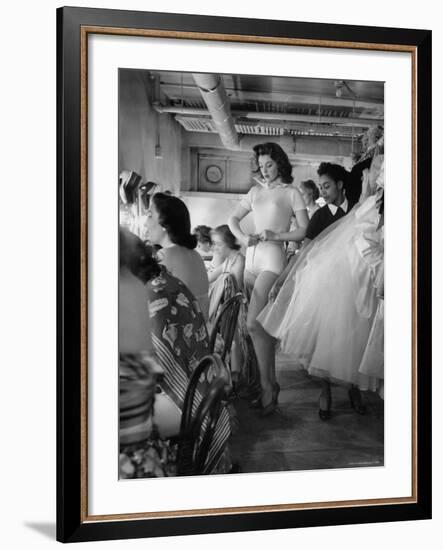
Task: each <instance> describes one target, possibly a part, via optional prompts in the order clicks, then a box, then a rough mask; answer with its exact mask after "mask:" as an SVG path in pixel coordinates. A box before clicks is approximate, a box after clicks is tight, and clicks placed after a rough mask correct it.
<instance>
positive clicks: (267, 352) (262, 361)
mask: <svg viewBox="0 0 443 550" xmlns="http://www.w3.org/2000/svg"><path fill="white" fill-rule="evenodd" d="M276 278H277V275H276V274H275V273H272V272H271V271H263V272H262V273H260V274H259V275H258V276H257V278H256V280H255V284H254V288H253V290H252V295H251V301H250V304H249V309H248V320H247V326H248V331H249V334H250V336H251V339H252V343H253V344H254V349H255V353H256V355H257V361H258V368H259V370H260V384H261V387H262V405H263V406H264V407H266V405H269V403H270V402H271V401H272V393H273V389H274V385H275V339H274V338H273V337H272V336H270V335H269V334H268V333H267V332H266V331H265V330H264V328H263V327H262V326H261V325H260V323H259V322H258V321H257V315H258V314H259V313H260V312H261V310H262V309H263V308H264V307H265V305H266V303H267V301H268V293H269V291H270V289H271V287H272V285H273V284H274V281H275V280H276Z"/></svg>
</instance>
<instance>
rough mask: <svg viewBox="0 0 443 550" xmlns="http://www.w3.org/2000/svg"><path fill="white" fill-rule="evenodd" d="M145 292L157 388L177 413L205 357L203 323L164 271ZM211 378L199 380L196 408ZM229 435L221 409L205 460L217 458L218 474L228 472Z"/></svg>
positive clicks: (195, 307)
mask: <svg viewBox="0 0 443 550" xmlns="http://www.w3.org/2000/svg"><path fill="white" fill-rule="evenodd" d="M146 291H147V298H148V307H149V315H150V320H151V326H152V342H153V345H154V349H155V352H156V354H157V358H158V361H159V363H160V365H161V367H162V368H163V371H164V374H163V378H162V380H161V382H160V386H161V388H162V390H163V391H164V392H165V393H166V394H167V395H168V396H169V397H170V398H171V399H172V401H173V402H174V403H175V404H176V406H177V407H178V408H179V409H180V411H181V410H182V409H183V403H184V399H185V395H186V390H187V387H188V383H189V379H190V377H191V374H192V372H193V370H194V369H195V368H196V366H197V365H198V363H199V361H200V360H201V359H202V358H203V357H204V356H205V355H208V354H209V338H208V332H207V329H206V324H205V320H204V317H203V314H202V312H201V309H200V306H199V304H198V302H197V300H196V298H195V297H194V296H193V294H192V293H191V291H190V290H189V289H188V288H187V287H186V286H185V285H184V284H183V283H182V282H181V281H180V280H179V279H177V278H176V277H174V276H173V275H171V274H170V273H169V272H168V271H167V270H166V268H164V267H163V268H162V271H161V273H160V275H159V276H157V277H155V278H154V279H152V280H151V281H149V282H148V283H147V284H146ZM213 376H214V374H213V373H212V372H211V371H210V370H209V371H208V372H207V373H206V374H205V375H203V376H202V378H201V379H200V381H199V384H198V386H197V392H196V401H197V404H198V403H199V402H200V401H201V399H202V397H203V396H204V395H205V394H206V392H207V391H208V388H209V384H210V382H211V380H212V378H213ZM230 435H231V430H230V422H229V415H228V413H227V411H226V409H225V408H223V410H222V414H221V415H220V419H219V421H218V424H217V427H216V431H215V435H214V440H213V444H212V447H211V449H210V451H209V456H208V462H209V461H212V460H213V459H214V458H215V457H220V459H219V460H218V463H217V472H219V473H221V472H223V471H228V470H229V469H230V461H229V459H228V453H227V441H228V439H229V437H230ZM213 473H216V472H213Z"/></svg>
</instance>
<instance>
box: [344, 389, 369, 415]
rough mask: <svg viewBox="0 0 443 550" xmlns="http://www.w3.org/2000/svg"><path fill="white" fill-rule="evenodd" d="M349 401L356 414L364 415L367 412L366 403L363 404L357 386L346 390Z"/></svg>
mask: <svg viewBox="0 0 443 550" xmlns="http://www.w3.org/2000/svg"><path fill="white" fill-rule="evenodd" d="M348 395H349V401H350V402H351V407H352V408H353V409H354V410H355V412H356V413H357V414H361V415H364V414H366V412H367V409H366V405H363V403H362V400H361V393H360V390H359V389H358V388H355V387H352V388H350V389H349V390H348Z"/></svg>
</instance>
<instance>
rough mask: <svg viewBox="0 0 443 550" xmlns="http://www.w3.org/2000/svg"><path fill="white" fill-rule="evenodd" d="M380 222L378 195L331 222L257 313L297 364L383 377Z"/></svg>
mask: <svg viewBox="0 0 443 550" xmlns="http://www.w3.org/2000/svg"><path fill="white" fill-rule="evenodd" d="M378 222H379V214H378V210H377V208H376V199H375V196H373V197H370V198H369V199H367V200H366V201H365V203H364V204H362V205H361V206H358V207H355V208H354V210H353V211H352V212H350V213H349V214H348V215H347V216H345V217H344V218H342V219H341V220H339V221H338V222H335V223H334V224H333V225H332V226H330V227H329V228H328V229H326V230H325V231H324V232H323V233H322V234H321V235H319V236H318V237H317V239H315V240H314V241H312V242H311V243H310V244H309V245H308V246H307V247H306V248H305V250H304V251H303V252H301V254H300V256H299V258H298V260H297V262H296V264H295V266H294V267H293V269H292V271H291V273H290V274H289V276H288V277H287V279H286V281H285V283H284V285H283V286H282V288H281V290H280V292H279V294H278V296H277V298H276V300H275V302H274V303H270V304H268V305H267V306H266V307H265V309H264V310H263V311H262V312H261V313H260V315H259V317H258V320H259V322H260V323H261V324H262V325H263V327H264V328H265V330H266V331H267V332H268V333H270V334H271V335H272V336H274V337H275V338H278V340H279V341H280V348H281V350H282V352H283V353H285V354H289V355H290V356H291V359H292V360H293V361H294V365H295V366H300V367H303V368H305V369H306V370H307V371H308V373H309V374H311V375H313V376H317V377H320V378H326V379H328V380H330V381H332V382H339V383H345V384H354V385H356V386H358V387H359V388H360V389H362V390H374V391H375V390H377V389H378V387H379V385H380V382H379V379H380V378H381V377H382V376H383V320H381V321H380V319H381V317H380V315H378V317H377V316H376V312H377V311H378V308H379V304H380V298H379V296H378V292H377V287H378V286H379V283H380V280H379V279H380V276H382V272H383V270H382V266H383V234H382V231H381V230H380V229H379V228H378ZM375 322H376V328H374V327H375ZM371 335H372V337H371V339H370V336H371ZM368 344H369V346H368ZM375 349H376V350H377V357H375V356H374V353H375V352H374V350H375ZM380 359H381V360H380ZM377 361H378V363H377ZM375 363H377V368H375V367H374V364H375Z"/></svg>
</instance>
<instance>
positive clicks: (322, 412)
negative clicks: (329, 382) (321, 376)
mask: <svg viewBox="0 0 443 550" xmlns="http://www.w3.org/2000/svg"><path fill="white" fill-rule="evenodd" d="M322 396H323V392H322V393H321V394H320V397H319V407H318V416H319V417H320V420H323V421H324V422H325V421H326V420H329V419H330V418H331V401H332V399H331V393H330V391H329V392H328V396H327V402H328V408H327V409H322V408H321V407H320V401H321V398H322Z"/></svg>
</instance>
